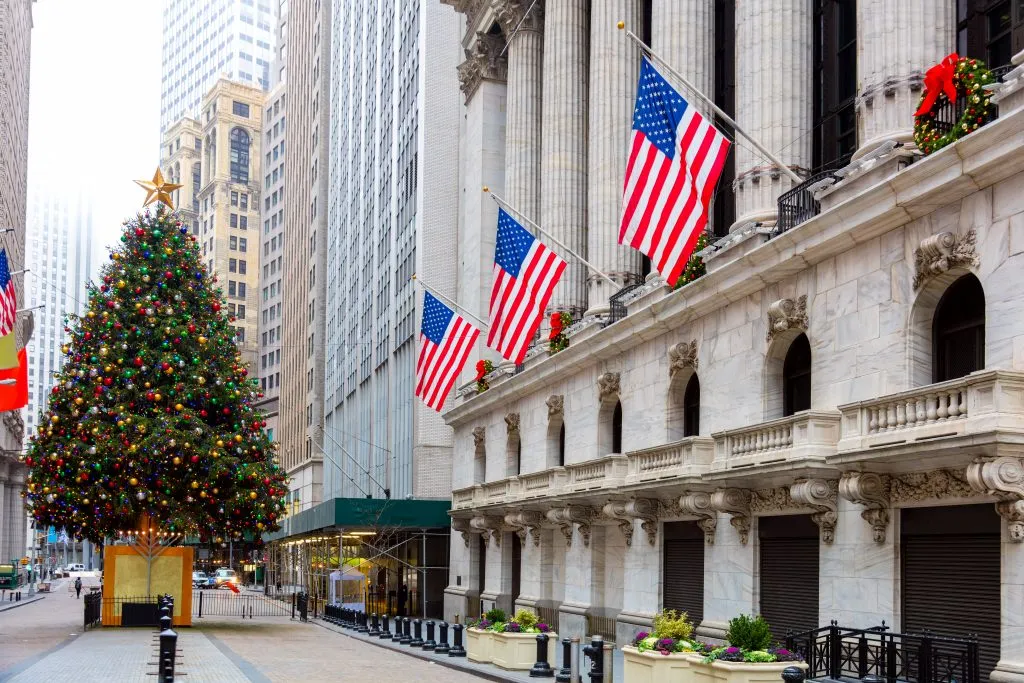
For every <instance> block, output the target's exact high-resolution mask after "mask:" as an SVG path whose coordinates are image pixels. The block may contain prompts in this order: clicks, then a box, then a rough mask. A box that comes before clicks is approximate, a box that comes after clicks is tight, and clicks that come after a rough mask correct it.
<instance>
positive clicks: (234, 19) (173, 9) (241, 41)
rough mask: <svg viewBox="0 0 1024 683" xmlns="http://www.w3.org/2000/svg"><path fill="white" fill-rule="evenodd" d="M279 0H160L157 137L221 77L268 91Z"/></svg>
mask: <svg viewBox="0 0 1024 683" xmlns="http://www.w3.org/2000/svg"><path fill="white" fill-rule="evenodd" d="M279 3H281V0H208V1H207V2H194V1H193V0H164V15H163V48H162V54H163V69H162V82H161V86H160V134H161V135H163V134H164V133H165V132H166V131H167V128H168V127H169V126H170V125H171V124H172V123H174V122H176V121H177V120H178V119H181V118H183V117H186V116H191V117H195V116H197V115H198V112H199V105H200V104H201V102H202V99H203V97H204V96H205V95H206V93H207V92H209V90H210V88H212V87H213V84H214V83H216V82H217V80H218V79H219V78H221V77H226V78H229V79H231V80H234V81H238V82H240V83H245V84H247V85H251V86H253V87H257V88H260V89H262V90H267V89H269V87H270V81H271V79H270V64H271V62H272V61H273V58H274V40H275V27H276V22H277V15H278V12H279Z"/></svg>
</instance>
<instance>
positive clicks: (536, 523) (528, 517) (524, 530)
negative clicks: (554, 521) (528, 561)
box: [505, 510, 542, 547]
mask: <svg viewBox="0 0 1024 683" xmlns="http://www.w3.org/2000/svg"><path fill="white" fill-rule="evenodd" d="M541 521H542V517H541V514H540V513H539V512H537V511H536V510H520V511H519V512H510V513H508V514H507V515H505V524H507V525H508V526H510V527H512V528H514V529H515V530H516V535H517V536H519V540H520V541H522V542H523V543H526V536H527V534H529V535H530V536H532V537H533V545H534V546H535V547H540V533H539V531H540V525H541Z"/></svg>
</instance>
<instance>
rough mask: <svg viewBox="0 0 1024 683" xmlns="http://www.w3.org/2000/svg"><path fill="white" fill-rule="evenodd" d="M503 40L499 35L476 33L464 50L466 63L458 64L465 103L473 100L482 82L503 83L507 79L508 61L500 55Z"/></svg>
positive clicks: (460, 85)
mask: <svg viewBox="0 0 1024 683" xmlns="http://www.w3.org/2000/svg"><path fill="white" fill-rule="evenodd" d="M504 49H505V38H504V37H503V36H500V35H497V36H495V35H490V34H488V33H477V34H476V40H475V41H473V44H472V45H471V46H469V47H468V48H466V61H464V62H462V64H459V68H458V71H459V87H460V88H461V89H462V93H463V95H465V96H466V101H467V102H469V101H470V100H471V99H473V95H474V94H475V93H476V91H477V88H479V87H480V83H482V82H483V81H485V80H486V81H505V80H506V79H507V78H508V59H506V57H505V55H504V54H502V50H504Z"/></svg>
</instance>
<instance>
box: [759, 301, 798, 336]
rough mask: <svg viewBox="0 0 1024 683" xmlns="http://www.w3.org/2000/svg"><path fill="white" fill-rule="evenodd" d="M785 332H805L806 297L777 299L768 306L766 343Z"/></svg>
mask: <svg viewBox="0 0 1024 683" xmlns="http://www.w3.org/2000/svg"><path fill="white" fill-rule="evenodd" d="M786 330H804V331H806V330H807V295H806V294H804V295H801V296H800V298H798V299H797V300H796V301H794V300H793V299H779V300H778V301H776V302H774V303H771V304H769V305H768V334H767V336H766V340H767V341H769V342H770V341H771V340H772V339H775V337H776V336H778V335H779V334H781V333H782V332H785V331H786Z"/></svg>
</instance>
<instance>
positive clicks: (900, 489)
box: [889, 468, 981, 504]
mask: <svg viewBox="0 0 1024 683" xmlns="http://www.w3.org/2000/svg"><path fill="white" fill-rule="evenodd" d="M979 495H981V494H980V493H978V492H977V491H975V490H974V489H973V488H971V485H970V483H968V481H967V473H966V468H964V469H955V470H932V471H930V472H911V473H909V474H899V475H896V474H894V475H892V476H891V477H890V481H889V498H890V500H892V502H893V503H894V504H895V503H904V502H919V501H924V500H942V499H945V498H974V497H977V496H979Z"/></svg>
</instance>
